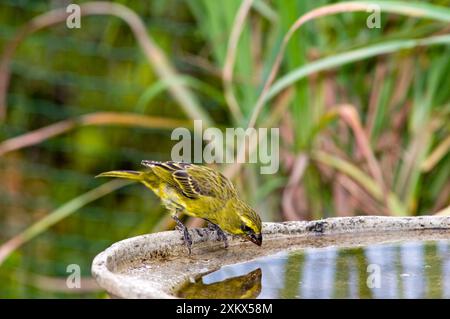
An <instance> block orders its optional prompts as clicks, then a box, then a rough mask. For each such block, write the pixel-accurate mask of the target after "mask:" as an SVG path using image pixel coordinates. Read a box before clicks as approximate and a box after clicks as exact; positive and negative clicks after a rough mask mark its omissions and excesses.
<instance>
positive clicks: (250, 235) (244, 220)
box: [230, 200, 262, 246]
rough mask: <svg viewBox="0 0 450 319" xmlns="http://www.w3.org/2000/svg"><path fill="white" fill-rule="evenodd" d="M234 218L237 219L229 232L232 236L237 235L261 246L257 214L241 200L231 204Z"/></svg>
mask: <svg viewBox="0 0 450 319" xmlns="http://www.w3.org/2000/svg"><path fill="white" fill-rule="evenodd" d="M233 206H234V207H233V211H234V213H235V214H234V216H236V217H237V218H236V219H235V221H234V223H233V224H234V225H233V226H234V227H233V229H232V230H231V231H230V232H231V233H232V234H234V235H239V236H242V237H244V238H245V239H247V240H249V241H251V242H252V243H254V244H256V245H258V246H261V244H262V234H261V229H262V224H261V218H260V217H259V215H258V213H257V212H255V211H254V210H253V208H251V207H250V206H249V205H247V204H246V203H245V202H243V201H241V200H236V201H235V202H234V203H233Z"/></svg>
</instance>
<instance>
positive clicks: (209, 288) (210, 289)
mask: <svg viewBox="0 0 450 319" xmlns="http://www.w3.org/2000/svg"><path fill="white" fill-rule="evenodd" d="M261 279H262V271H261V268H258V269H256V270H253V271H251V272H249V273H247V274H245V275H242V276H236V277H232V278H229V279H226V280H223V281H219V282H215V283H211V284H205V283H204V282H203V279H202V278H199V279H197V280H196V282H195V283H190V284H188V285H186V286H185V287H183V288H182V289H181V290H180V291H179V292H178V297H180V298H189V299H202V298H207V299H254V298H257V297H258V295H259V294H260V293H261V287H262V285H261Z"/></svg>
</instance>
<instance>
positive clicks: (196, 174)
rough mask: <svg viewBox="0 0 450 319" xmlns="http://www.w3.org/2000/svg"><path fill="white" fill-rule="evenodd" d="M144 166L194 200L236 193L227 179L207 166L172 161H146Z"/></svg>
mask: <svg viewBox="0 0 450 319" xmlns="http://www.w3.org/2000/svg"><path fill="white" fill-rule="evenodd" d="M144 165H145V166H150V167H151V168H152V170H153V172H154V173H155V174H156V175H157V176H158V177H159V178H161V179H162V180H164V181H165V182H167V183H169V184H171V185H172V186H175V187H177V188H178V189H180V190H181V192H182V193H183V194H184V195H185V196H186V197H189V198H192V199H195V198H198V197H199V196H209V197H223V196H225V197H227V196H228V194H229V193H230V192H233V191H234V187H233V185H232V184H231V183H230V182H229V181H228V179H226V177H224V176H223V175H222V174H220V173H219V172H216V171H215V170H213V169H211V168H208V167H206V166H200V165H195V164H191V163H184V162H172V161H169V162H156V161H145V164H144Z"/></svg>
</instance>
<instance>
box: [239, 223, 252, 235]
mask: <svg viewBox="0 0 450 319" xmlns="http://www.w3.org/2000/svg"><path fill="white" fill-rule="evenodd" d="M241 229H242V230H243V231H244V232H245V233H252V232H253V229H251V228H250V227H248V226H247V225H242V226H241Z"/></svg>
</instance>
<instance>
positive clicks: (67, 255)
mask: <svg viewBox="0 0 450 319" xmlns="http://www.w3.org/2000/svg"><path fill="white" fill-rule="evenodd" d="M83 2H84V1H79V2H77V3H83ZM117 2H118V3H121V4H124V5H126V6H127V7H129V8H130V9H132V10H134V11H135V12H136V13H137V14H138V15H139V16H140V17H141V18H142V19H143V21H144V23H145V25H146V28H147V31H148V33H149V34H151V36H152V37H153V39H154V40H155V42H156V43H157V44H158V45H159V46H160V47H161V49H162V50H163V52H164V54H165V55H166V57H167V58H168V60H169V61H170V62H171V63H172V64H173V66H174V67H175V68H176V70H177V71H178V72H179V73H180V74H183V75H184V76H185V80H186V82H187V84H188V87H189V88H190V90H192V91H193V92H194V93H195V95H196V98H197V100H198V103H199V105H201V107H202V109H203V111H205V113H207V114H209V115H210V117H211V118H212V119H213V120H214V123H215V125H216V126H218V127H237V126H241V127H245V126H246V124H247V123H248V121H249V119H250V117H251V114H252V112H253V110H254V105H255V103H256V101H257V99H258V97H259V96H260V94H261V89H262V87H263V84H264V79H266V78H267V75H268V73H269V71H270V68H271V66H272V64H273V62H274V60H275V57H276V54H277V53H278V52H279V50H280V46H281V43H282V39H283V36H284V34H285V33H286V31H287V30H288V29H289V27H290V26H291V25H292V23H293V22H294V21H295V20H296V19H297V18H298V17H299V16H300V15H302V14H304V13H306V12H308V11H310V10H312V9H314V8H316V7H319V6H321V5H325V4H329V3H333V1H328V0H320V1H303V0H295V1H282V0H272V1H262V0H260V1H255V3H254V4H253V7H252V10H251V13H250V16H249V17H247V19H248V20H247V23H246V24H245V25H244V28H243V32H242V35H241V37H240V40H239V45H238V48H237V52H236V62H235V65H234V86H233V89H234V93H235V95H236V99H237V101H238V103H239V106H240V111H241V113H242V117H240V118H237V119H236V118H234V117H233V116H232V114H231V112H230V110H229V108H228V107H227V101H226V99H225V97H224V93H223V87H222V79H221V73H222V70H223V67H224V65H225V61H226V57H227V47H228V39H229V36H230V32H231V30H232V28H233V26H234V23H235V16H236V12H237V10H238V9H239V7H240V5H241V2H240V1H237V0H230V1H209V0H187V1H182V0H169V1H165V0H164V1H163V0H153V1H117ZM423 2H424V3H426V4H430V5H434V6H436V7H435V8H437V9H436V10H437V11H438V12H441V13H442V14H443V15H445V14H447V16H450V13H449V12H448V7H449V5H450V2H449V1H448V0H439V1H423ZM63 5H64V1H31V0H22V1H13V0H4V1H2V3H1V4H0V52H3V51H4V50H5V48H6V47H7V45H8V41H9V40H11V39H12V38H13V36H14V34H15V33H16V32H17V31H18V29H19V28H20V27H21V26H22V25H23V24H24V23H26V22H28V21H29V20H30V19H32V18H33V17H35V16H37V15H39V14H41V13H44V12H46V11H48V10H50V9H53V8H55V7H63ZM367 15H368V14H367V13H343V14H338V15H334V16H330V17H324V18H319V19H317V20H314V21H312V22H309V23H307V24H306V25H305V26H304V27H302V28H300V30H299V31H298V32H297V33H295V35H294V37H293V38H292V40H291V41H290V42H289V45H288V46H287V49H286V51H285V54H284V55H283V62H282V66H281V72H280V73H279V77H282V76H283V75H286V74H288V73H289V72H292V71H295V70H297V69H298V68H300V67H302V66H307V65H308V64H309V63H312V62H313V61H315V60H318V59H321V58H326V57H331V58H333V57H336V56H338V55H339V54H341V53H345V52H347V51H351V50H356V49H366V48H368V47H370V46H376V45H381V44H383V43H387V42H388V41H402V40H413V39H419V38H427V37H431V36H437V35H445V34H447V35H448V32H449V30H450V29H449V22H448V21H450V20H448V21H447V22H445V21H437V20H436V19H426V18H424V19H421V18H411V17H408V16H405V15H395V14H386V13H383V14H382V16H381V17H382V19H381V24H382V25H381V28H380V29H369V28H367V27H366V19H367ZM449 56H450V48H449V46H448V42H447V44H446V45H434V46H420V47H415V48H411V49H402V48H401V47H400V46H398V48H396V49H394V52H393V53H390V54H386V55H376V56H375V57H371V58H368V59H363V60H361V61H355V62H352V63H348V64H344V63H342V65H338V66H337V67H334V68H331V69H329V70H326V71H323V72H318V73H314V74H312V75H310V76H309V77H308V78H306V79H303V80H300V81H296V82H291V83H290V84H289V86H288V89H287V90H284V91H283V92H282V93H281V94H280V96H277V97H276V98H274V99H271V100H270V101H269V102H268V103H267V104H266V107H264V109H263V111H262V114H261V115H260V117H259V121H258V122H257V125H258V126H263V127H264V126H267V125H268V124H267V123H269V124H270V125H271V126H274V127H280V129H281V131H282V133H281V148H282V153H281V167H280V172H279V173H278V174H277V175H275V176H261V175H259V173H258V171H259V170H258V167H257V165H245V167H244V168H243V169H242V171H241V172H242V174H239V176H238V177H237V178H235V180H234V181H235V183H236V184H237V186H238V188H239V189H240V191H241V193H242V194H243V196H244V197H245V198H246V199H247V200H248V201H249V202H250V203H251V204H252V205H253V206H255V208H257V210H259V211H260V213H261V215H262V216H263V219H264V220H266V221H269V220H284V219H293V215H292V212H293V214H294V215H295V216H294V217H296V219H312V218H322V217H330V216H344V215H359V214H392V215H394V214H398V212H400V213H402V214H408V215H419V214H430V213H435V212H438V211H440V210H442V209H444V208H445V207H447V206H448V205H449V204H450V183H449V175H450V156H449V155H448V148H449V147H448V146H447V147H446V148H445V145H447V144H448V142H447V144H445V141H446V140H448V138H449V136H450V135H449V131H450V121H449V120H450V116H449V114H450V103H449V102H450V90H449V87H450V77H449V76H448V75H449V74H450V59H449ZM11 72H12V78H11V83H10V87H9V89H8V95H7V105H8V109H7V116H6V119H5V120H4V121H3V122H1V124H0V141H6V140H8V139H10V138H13V137H15V136H19V135H21V134H24V133H26V132H30V131H32V130H35V129H38V128H40V127H44V126H46V125H50V124H52V123H54V122H57V121H61V120H65V119H68V118H75V117H77V116H79V115H83V114H88V113H93V112H98V111H110V112H131V113H135V114H138V115H151V116H158V117H164V118H170V119H178V120H190V119H189V118H188V117H187V115H186V113H185V112H184V109H183V107H182V106H180V105H179V104H178V103H177V102H176V101H175V100H174V99H173V98H172V96H171V95H170V94H169V93H168V92H167V91H165V90H161V89H158V85H159V86H161V85H162V84H161V79H160V78H158V76H157V75H156V74H155V72H154V71H153V70H152V68H151V67H150V66H149V63H148V61H147V59H146V57H145V56H144V54H143V53H142V51H141V49H140V47H139V46H138V45H137V44H136V41H135V38H134V37H133V34H132V33H131V32H130V30H129V28H128V26H127V25H126V24H124V23H123V22H122V21H121V20H119V19H117V18H114V17H109V16H89V17H83V18H82V28H81V29H68V28H67V27H66V26H65V25H64V24H59V25H57V26H54V27H51V28H48V29H45V30H42V31H39V32H37V33H34V34H32V35H31V36H29V37H27V38H26V39H25V41H24V42H23V43H21V45H20V46H19V49H18V51H17V53H16V54H15V56H14V59H13V61H12V63H11ZM283 96H284V99H283ZM340 104H350V105H352V106H353V107H354V110H356V111H357V113H356V114H358V115H359V119H360V121H361V123H362V125H363V127H364V129H365V130H366V133H367V137H368V147H369V149H370V150H371V152H372V153H373V154H374V156H375V158H376V160H377V162H378V164H379V166H380V168H381V171H382V174H383V178H384V181H385V184H386V189H387V192H391V193H392V194H393V196H395V199H396V200H397V201H398V202H399V203H400V205H401V207H402V208H401V209H399V211H397V212H396V211H395V210H392V209H391V208H392V206H390V205H388V204H386V202H385V201H384V200H383V198H381V197H380V196H378V197H377V196H374V194H373V192H371V191H370V190H371V184H370V183H365V182H364V181H365V180H364V179H362V180H361V179H358V177H361V173H362V174H365V176H369V177H370V176H371V174H370V169H369V168H368V166H367V165H366V161H365V158H364V154H363V153H364V152H363V151H361V149H359V148H358V144H357V143H356V141H355V133H354V132H353V131H352V129H351V128H350V127H349V126H348V125H346V124H345V121H343V120H342V119H341V118H340V117H339V116H337V115H336V114H335V112H334V109H333V107H335V106H336V105H340ZM353 119H354V118H353ZM369 123H371V124H369ZM170 134H171V130H170V129H158V128H139V127H122V126H111V125H106V126H87V127H81V128H77V129H74V130H72V131H70V132H68V133H66V134H63V135H59V136H57V137H55V138H51V139H47V140H45V141H43V142H42V143H39V144H37V145H34V146H31V147H27V148H23V149H20V150H17V151H14V152H10V153H7V154H5V155H2V156H0V177H1V181H2V182H1V183H0V245H1V244H2V243H4V242H6V241H7V240H8V239H10V238H12V237H13V236H15V235H16V234H18V233H20V232H21V231H22V230H24V229H25V228H26V227H27V226H29V225H32V224H33V223H35V222H36V221H38V220H40V219H41V218H43V217H44V216H46V215H47V214H49V212H51V211H53V210H54V209H55V208H57V207H60V206H61V205H63V204H64V203H67V202H68V201H70V200H72V199H73V198H76V197H77V196H80V195H81V194H83V193H86V192H88V191H90V190H92V189H94V188H95V187H97V186H99V185H101V184H102V183H104V182H105V181H103V180H95V179H94V178H93V176H95V175H96V174H97V173H99V172H102V171H106V170H110V169H137V168H139V163H140V161H141V160H142V159H153V160H169V159H170V151H171V147H172V146H173V144H174V142H173V141H171V140H170ZM442 146H444V148H443V149H444V151H443V154H441V156H440V157H439V158H438V161H437V162H436V163H435V164H434V165H433V166H432V167H431V168H430V169H428V170H425V169H424V168H423V165H424V162H426V160H428V159H429V157H430V155H431V154H433V151H435V150H436V149H438V148H439V147H442ZM324 153H325V154H327V155H330V156H332V157H331V159H330V157H326V156H324ZM441 153H442V152H441ZM300 155H304V156H306V158H307V159H308V165H307V167H306V169H305V170H304V174H303V176H302V178H301V179H298V180H294V181H293V183H290V184H289V186H286V185H287V184H288V181H289V180H290V178H291V177H292V173H293V171H294V164H293V163H294V162H295V159H296V158H298V156H300ZM336 157H337V158H340V159H343V160H345V161H346V162H347V163H352V164H354V166H355V167H356V168H357V169H358V170H357V171H356V172H355V171H354V170H353V171H352V170H350V171H349V170H346V169H345V167H346V166H345V165H342V163H341V162H339V161H336ZM369 182H371V183H373V179H372V178H370V181H369ZM288 189H289V192H287V190H288ZM288 193H289V194H288ZM286 205H287V206H289V205H290V207H291V208H289V209H288V208H286V207H287V206H286ZM288 211H290V212H291V213H289V212H288ZM164 216H166V215H165V214H164V210H163V209H162V208H161V207H160V205H159V202H158V201H157V200H156V198H155V197H154V196H153V195H151V194H150V193H149V192H147V191H145V190H144V189H143V188H142V187H141V186H140V185H131V186H127V187H124V188H120V189H119V190H117V191H115V192H113V193H111V194H109V195H106V196H104V197H101V198H99V199H98V200H96V201H94V202H92V203H89V204H88V205H85V206H84V207H82V208H81V209H80V210H78V211H76V212H75V213H74V214H71V215H70V216H69V217H67V218H65V219H63V220H62V221H61V222H59V223H57V224H56V225H54V226H52V227H47V228H45V229H43V231H42V233H40V234H39V236H37V237H36V238H33V239H32V240H31V241H29V242H28V243H26V244H25V245H24V246H22V247H21V248H20V249H18V250H15V251H14V252H13V253H12V254H11V255H10V256H9V257H8V258H7V259H6V260H5V262H4V263H3V264H2V265H0V297H6V298H16V297H51V298H53V297H105V294H104V293H103V292H101V291H100V290H98V289H95V287H93V288H92V289H88V290H87V291H73V290H67V289H65V278H66V276H67V272H66V267H67V265H68V264H78V265H80V267H81V270H82V275H83V278H84V279H83V283H85V286H86V287H89V285H91V284H92V279H91V278H90V264H91V261H92V259H93V257H94V256H95V255H96V254H97V253H99V252H100V251H102V250H103V249H105V248H106V247H107V246H109V245H111V244H112V243H114V242H115V241H118V240H120V239H124V238H127V237H131V236H136V235H140V234H144V233H148V232H152V231H158V230H163V229H166V228H170V227H171V225H170V224H169V223H168V221H167V219H164Z"/></svg>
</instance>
